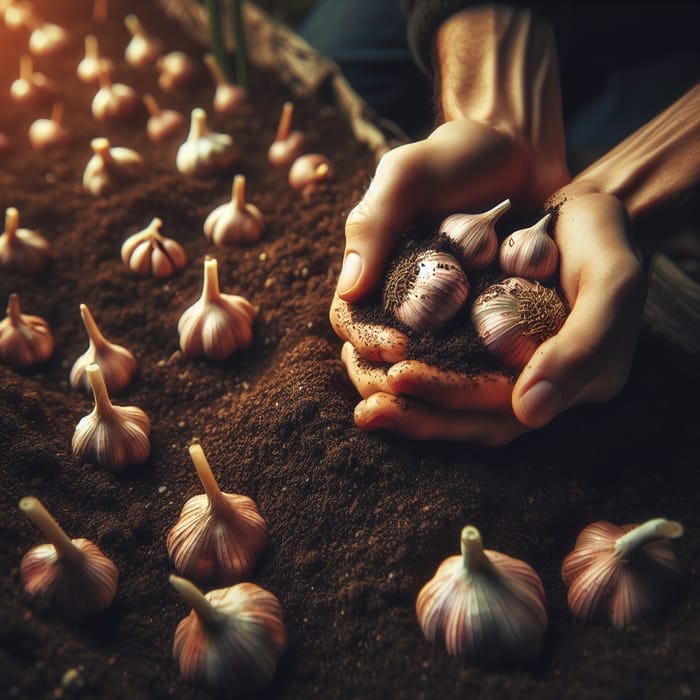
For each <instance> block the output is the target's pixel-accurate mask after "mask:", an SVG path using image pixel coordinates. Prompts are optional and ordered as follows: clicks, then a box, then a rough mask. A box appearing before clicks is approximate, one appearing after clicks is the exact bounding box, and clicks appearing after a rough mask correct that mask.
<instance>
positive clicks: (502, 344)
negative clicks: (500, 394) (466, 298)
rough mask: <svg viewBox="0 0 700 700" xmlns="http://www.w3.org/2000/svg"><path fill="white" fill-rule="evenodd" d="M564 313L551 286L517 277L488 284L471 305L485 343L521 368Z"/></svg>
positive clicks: (549, 334) (555, 329)
mask: <svg viewBox="0 0 700 700" xmlns="http://www.w3.org/2000/svg"><path fill="white" fill-rule="evenodd" d="M566 315H567V312H566V307H565V306H564V302H563V301H562V300H561V299H560V298H559V297H558V296H557V293H556V292H555V291H554V290H553V289H549V288H548V287H543V286H542V285H541V284H540V283H539V282H530V281H529V280H526V279H523V278H520V277H508V278H507V279H504V280H503V281H502V282H500V283H499V284H494V285H491V286H490V287H488V288H487V289H485V290H484V291H483V292H482V293H481V294H480V295H479V296H478V297H477V298H476V299H475V300H474V304H473V305H472V309H471V318H472V323H473V324H474V328H475V329H476V332H477V333H478V334H479V337H480V338H481V340H482V341H483V343H484V345H486V347H487V348H488V349H489V350H490V351H491V352H492V353H493V354H494V355H496V356H498V357H500V358H501V360H502V361H503V362H504V364H506V365H508V366H509V367H512V368H514V369H522V368H523V367H524V366H525V365H526V364H527V362H528V360H529V359H530V358H531V357H532V355H533V353H534V352H535V350H536V349H537V347H538V346H539V345H540V344H542V343H543V342H544V341H545V340H547V338H550V337H551V336H553V335H555V334H556V333H557V332H558V331H559V329H560V328H561V327H562V325H563V323H564V320H565V319H566Z"/></svg>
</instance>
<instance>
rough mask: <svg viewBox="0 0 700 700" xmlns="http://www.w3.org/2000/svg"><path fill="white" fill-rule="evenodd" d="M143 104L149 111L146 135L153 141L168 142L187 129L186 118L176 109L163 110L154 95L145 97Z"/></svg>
mask: <svg viewBox="0 0 700 700" xmlns="http://www.w3.org/2000/svg"><path fill="white" fill-rule="evenodd" d="M143 102H144V104H145V105H146V109H147V110H148V114H149V115H150V116H149V117H148V121H147V122H146V133H147V134H148V138H149V139H151V141H154V142H158V141H167V140H168V139H172V138H174V137H175V136H179V135H180V134H181V133H182V132H183V131H184V130H185V128H186V127H187V120H186V119H185V116H184V115H183V114H182V113H181V112H178V111H177V110H175V109H161V108H160V107H159V105H158V103H157V102H156V99H155V97H153V95H144V96H143Z"/></svg>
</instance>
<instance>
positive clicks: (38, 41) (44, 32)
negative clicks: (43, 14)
mask: <svg viewBox="0 0 700 700" xmlns="http://www.w3.org/2000/svg"><path fill="white" fill-rule="evenodd" d="M69 45H70V34H69V33H68V32H67V31H66V30H65V29H64V28H63V27H60V26H59V25H58V24H54V23H53V22H42V23H41V24H39V25H38V26H37V27H36V28H35V29H34V30H33V31H32V33H31V34H30V35H29V43H28V46H29V50H30V51H31V52H32V53H33V54H34V55H35V56H51V55H53V54H57V53H60V52H61V51H63V50H64V49H65V48H66V47H67V46H69Z"/></svg>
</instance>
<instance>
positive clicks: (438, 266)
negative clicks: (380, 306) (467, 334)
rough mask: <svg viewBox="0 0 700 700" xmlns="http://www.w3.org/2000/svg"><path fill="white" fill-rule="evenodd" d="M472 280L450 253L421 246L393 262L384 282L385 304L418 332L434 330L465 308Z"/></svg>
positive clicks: (398, 317) (399, 318)
mask: <svg viewBox="0 0 700 700" xmlns="http://www.w3.org/2000/svg"><path fill="white" fill-rule="evenodd" d="M468 294H469V281H468V280H467V276H466V275H465V273H464V270H463V269H462V267H461V266H460V264H459V262H458V261H457V260H456V259H455V258H454V257H453V256H452V255H450V254H449V253H445V252H442V251H438V250H422V251H418V252H415V253H412V254H410V255H407V256H404V257H403V258H401V259H399V260H398V261H397V262H395V263H394V265H393V266H392V268H391V269H390V270H389V273H388V274H387V278H386V281H385V284H384V308H385V309H386V310H388V311H391V312H392V313H393V314H394V316H395V317H396V318H397V319H398V320H399V321H401V322H402V323H405V324H406V325H407V326H408V327H409V328H411V329H413V330H414V331H417V332H419V333H422V332H425V331H429V332H434V331H436V330H438V329H439V328H441V327H442V326H444V325H445V324H446V323H447V322H448V321H450V320H451V319H452V318H453V317H454V316H455V314H457V312H458V311H459V310H460V309H461V308H462V306H463V305H464V302H465V301H466V299H467V296H468Z"/></svg>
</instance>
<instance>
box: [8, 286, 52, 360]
mask: <svg viewBox="0 0 700 700" xmlns="http://www.w3.org/2000/svg"><path fill="white" fill-rule="evenodd" d="M53 349H54V340H53V335H51V329H50V328H49V324H48V323H47V322H46V321H45V320H44V319H43V318H40V317H39V316H30V315H27V314H23V313H22V311H21V309H20V305H19V296H18V295H17V294H10V299H9V301H8V303H7V318H5V319H4V320H2V321H0V362H2V363H3V364H5V365H10V367H13V368H14V369H24V368H25V367H31V366H32V365H38V364H40V363H42V362H45V361H46V360H48V359H49V357H51V354H52V353H53Z"/></svg>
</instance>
